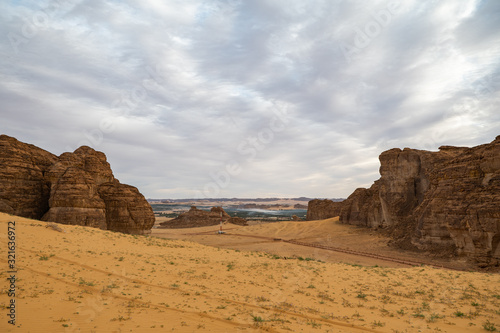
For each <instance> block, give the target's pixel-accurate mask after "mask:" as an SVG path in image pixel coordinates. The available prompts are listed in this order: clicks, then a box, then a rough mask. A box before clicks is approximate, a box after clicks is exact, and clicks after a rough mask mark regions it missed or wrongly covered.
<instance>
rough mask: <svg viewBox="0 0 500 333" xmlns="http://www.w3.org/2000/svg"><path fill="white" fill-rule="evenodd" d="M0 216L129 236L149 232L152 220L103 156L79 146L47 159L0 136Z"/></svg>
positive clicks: (31, 147) (145, 206)
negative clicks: (83, 227) (96, 229)
mask: <svg viewBox="0 0 500 333" xmlns="http://www.w3.org/2000/svg"><path fill="white" fill-rule="evenodd" d="M0 211H1V212H5V213H8V214H13V215H18V216H22V217H28V218H33V219H38V220H44V221H51V222H58V223H63V224H74V225H83V226H91V227H96V228H100V229H105V230H112V231H120V232H124V233H130V234H144V233H149V232H150V230H151V228H152V226H153V224H154V221H155V217H154V214H153V210H152V208H151V206H150V205H149V203H148V202H147V201H146V199H145V198H144V196H143V195H142V194H141V193H140V192H139V191H138V190H137V188H135V187H133V186H130V185H125V184H121V183H120V182H119V181H118V179H116V178H115V177H114V176H113V172H112V170H111V167H110V165H109V163H108V162H107V159H106V155H105V154H104V153H102V152H98V151H95V150H94V149H92V148H90V147H86V146H82V147H80V148H78V149H77V150H75V151H74V152H73V153H63V154H62V155H61V156H59V157H58V156H56V155H54V154H51V153H49V152H47V151H45V150H43V149H41V148H38V147H36V146H34V145H30V144H26V143H23V142H20V141H18V140H17V139H15V138H12V137H9V136H7V135H0Z"/></svg>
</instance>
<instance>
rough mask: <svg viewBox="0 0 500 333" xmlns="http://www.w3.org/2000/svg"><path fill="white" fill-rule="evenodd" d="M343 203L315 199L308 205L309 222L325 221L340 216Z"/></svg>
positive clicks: (307, 218)
mask: <svg viewBox="0 0 500 333" xmlns="http://www.w3.org/2000/svg"><path fill="white" fill-rule="evenodd" d="M341 205H342V203H341V202H335V201H332V200H328V199H324V200H320V199H314V200H311V201H309V204H308V205H307V217H306V220H307V221H314V220H324V219H329V218H331V217H335V216H339V215H340V208H341Z"/></svg>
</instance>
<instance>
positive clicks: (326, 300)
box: [0, 214, 500, 333]
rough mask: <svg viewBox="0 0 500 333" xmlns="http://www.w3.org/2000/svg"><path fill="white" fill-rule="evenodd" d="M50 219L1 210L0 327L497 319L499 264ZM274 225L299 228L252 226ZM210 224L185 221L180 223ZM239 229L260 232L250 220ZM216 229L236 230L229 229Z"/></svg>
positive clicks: (415, 323) (452, 324)
mask: <svg viewBox="0 0 500 333" xmlns="http://www.w3.org/2000/svg"><path fill="white" fill-rule="evenodd" d="M9 221H16V269H17V272H16V273H15V275H16V278H17V281H16V297H15V301H16V324H15V326H12V325H10V324H8V320H9V318H8V317H7V314H8V309H6V306H7V305H8V304H9V302H10V299H11V297H9V296H8V294H7V291H8V289H9V286H8V280H7V278H8V277H9V275H10V274H9V273H7V271H8V266H7V242H8V239H7V230H8V222H9ZM290 223H291V222H290ZM299 223H309V224H310V225H311V226H312V227H311V228H310V230H312V231H311V234H303V236H302V237H303V238H307V239H308V240H309V241H314V238H317V234H316V232H318V231H320V227H321V224H322V223H325V222H324V221H312V222H299ZM47 225H48V223H45V222H40V221H35V220H29V219H25V218H20V217H15V216H9V215H7V214H0V248H1V249H2V251H3V253H4V255H2V257H1V259H0V264H1V265H2V271H1V272H2V274H1V276H0V277H1V280H2V285H1V288H2V293H1V296H0V304H1V305H2V311H1V314H0V331H2V332H17V331H19V332H149V331H151V332H153V331H158V332H163V331H169V332H170V331H174V332H239V331H241V332H259V331H267V332H450V333H451V332H485V329H490V330H493V328H496V329H497V330H499V329H500V275H498V274H492V273H478V272H459V271H453V270H446V269H436V268H430V267H426V266H424V267H413V268H410V267H406V268H405V267H381V266H380V265H379V266H364V265H362V264H356V263H355V262H349V260H348V258H344V260H345V262H344V263H341V262H323V260H322V261H318V260H317V259H320V258H313V255H317V253H312V254H308V253H304V254H303V255H302V256H297V255H296V254H293V253H291V252H290V253H285V252H283V253H282V255H280V253H278V252H277V254H273V253H271V251H270V250H269V251H268V249H266V248H265V245H266V244H268V243H269V242H262V243H261V245H259V247H261V248H262V249H266V252H260V251H255V250H253V248H252V247H251V246H250V245H248V246H249V249H247V250H245V249H238V250H233V249H226V248H222V247H213V246H206V245H202V244H198V243H195V242H192V241H188V240H179V239H165V238H157V237H150V236H149V237H146V236H132V235H126V234H121V233H116V232H110V231H103V230H98V229H93V228H88V227H81V226H70V225H58V226H59V228H60V229H61V231H58V230H55V229H53V228H51V227H47ZM295 225H298V224H297V223H296V224H295ZM269 226H270V227H271V228H283V229H282V230H277V229H276V230H275V231H276V232H275V233H274V234H273V231H269V230H267V231H263V232H266V233H267V234H268V235H270V236H271V237H274V236H275V235H278V234H279V235H280V236H281V237H282V238H285V237H290V238H295V239H297V238H300V237H298V235H297V234H296V233H295V231H296V230H295V231H294V230H292V229H293V228H292V227H291V224H290V225H288V226H287V225H286V224H272V225H261V226H252V227H247V228H256V230H257V229H258V228H265V227H268V228H269ZM285 227H286V228H285ZM323 227H324V226H323ZM297 228H298V227H297ZM314 228H318V229H317V231H314V230H315V229H314ZM228 229H229V227H228ZM156 231H157V230H154V233H156ZM212 231H213V230H192V229H191V230H186V229H184V230H183V231H182V233H184V234H186V233H201V232H209V233H212ZM230 231H231V230H228V233H229V232H230ZM237 231H238V233H239V234H242V235H243V233H244V232H245V230H244V229H241V230H237ZM162 232H171V235H170V236H171V238H176V237H180V234H181V231H166V230H162ZM246 232H249V233H251V234H252V235H253V234H255V230H252V229H247V230H246ZM175 233H177V236H176V235H175ZM326 234H328V233H325V235H326ZM162 236H163V237H169V234H163V235H162ZM226 236H228V237H226ZM183 237H186V236H183ZM188 237H191V236H188ZM193 237H194V236H193ZM199 237H207V239H209V238H210V237H212V236H211V235H210V234H207V235H200V236H199ZM214 237H226V240H227V241H229V240H230V239H231V236H230V235H222V236H214ZM240 237H241V239H245V241H240V242H239V244H240V245H241V244H243V243H244V242H246V240H247V239H250V238H251V237H243V236H240ZM219 239H222V238H219ZM353 239H354V238H353ZM209 241H210V240H209ZM258 241H259V240H258V239H257V238H255V239H254V242H258ZM235 242H236V243H237V241H235ZM280 244H281V242H280ZM276 245H277V244H273V246H276ZM281 245H287V244H281ZM238 246H239V245H238ZM252 246H255V245H252ZM267 246H271V245H269V244H268V245H267ZM271 250H272V249H271ZM292 250H293V251H297V249H292ZM277 251H280V250H279V249H278V250H277ZM283 251H288V250H286V249H285V250H283ZM313 251H316V250H314V249H313ZM267 252H269V253H267ZM285 254H288V255H285ZM294 256H295V257H294ZM283 257H287V259H284V258H283ZM330 257H332V255H330ZM313 259H315V260H313Z"/></svg>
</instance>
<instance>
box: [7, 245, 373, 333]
mask: <svg viewBox="0 0 500 333" xmlns="http://www.w3.org/2000/svg"><path fill="white" fill-rule="evenodd" d="M19 249H20V250H22V251H27V252H31V253H33V254H36V255H39V254H40V251H34V250H29V249H26V248H19ZM54 259H57V260H59V261H63V262H67V263H70V264H73V265H76V266H79V267H82V268H85V269H87V270H89V271H94V272H99V273H101V274H105V275H106V276H108V277H110V276H113V277H115V278H119V279H123V280H125V281H129V282H131V283H134V284H140V285H145V286H149V287H151V288H157V289H161V290H168V291H170V292H174V293H181V294H182V293H185V292H187V291H186V290H182V289H181V288H174V287H167V286H161V285H156V284H152V283H150V282H148V281H142V280H140V279H136V278H131V277H127V276H123V275H120V274H117V273H113V272H109V271H106V270H102V269H99V268H95V267H92V266H89V265H85V264H82V263H80V262H77V261H73V260H70V259H66V258H62V257H59V256H57V255H55V256H52V257H51V260H54ZM1 261H3V262H6V261H5V260H1ZM18 266H19V265H18ZM19 267H20V268H21V267H22V268H23V269H26V270H29V271H32V272H34V273H37V274H40V275H43V276H46V277H48V278H51V279H54V280H57V281H60V282H63V283H65V284H68V285H71V286H76V287H78V288H88V289H92V290H94V291H96V292H98V293H100V294H102V295H105V296H110V297H114V298H118V299H122V300H127V301H131V302H136V303H139V304H148V305H150V306H155V307H157V308H161V309H166V310H170V311H176V312H180V313H186V314H192V315H198V316H200V317H203V318H207V319H212V320H216V321H219V322H224V323H225V324H231V325H233V326H235V327H245V328H254V326H252V325H248V324H241V323H236V322H230V321H228V320H226V319H221V318H217V317H213V316H210V315H208V314H205V313H202V312H190V311H186V310H181V309H175V308H170V307H167V306H165V305H162V304H155V303H151V302H145V301H140V300H137V299H133V298H130V297H126V296H123V295H117V294H114V293H110V292H103V291H102V290H99V289H98V288H92V287H89V286H82V285H80V284H77V283H75V282H71V281H67V280H64V279H61V278H58V277H55V276H52V275H50V274H48V273H45V272H40V271H37V270H35V269H33V268H30V267H27V266H19ZM196 296H197V297H204V298H206V299H210V300H214V301H219V302H226V303H227V304H234V305H240V306H243V307H246V308H250V309H255V310H266V311H271V312H275V313H278V314H283V315H287V316H292V317H300V318H302V319H306V320H311V321H320V322H323V323H327V324H330V325H333V326H337V327H342V328H349V329H352V330H357V331H363V332H378V331H376V330H373V329H370V328H367V327H362V326H356V325H354V324H349V323H343V322H339V321H335V320H330V319H325V318H322V317H315V316H308V315H305V314H302V313H299V312H292V311H287V310H282V309H278V308H272V307H267V306H259V305H254V304H250V303H245V302H240V301H236V300H232V299H227V298H223V297H216V296H211V295H208V294H205V293H198V294H197V295H196ZM266 329H269V331H270V332H272V331H273V330H272V329H271V328H270V327H266Z"/></svg>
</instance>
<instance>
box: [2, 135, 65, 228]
mask: <svg viewBox="0 0 500 333" xmlns="http://www.w3.org/2000/svg"><path fill="white" fill-rule="evenodd" d="M56 160H57V156H55V155H53V154H51V153H49V152H47V151H45V150H43V149H40V148H38V147H35V146H33V145H29V144H25V143H22V142H20V141H18V140H16V139H14V138H11V137H9V136H7V135H0V211H1V212H5V213H8V214H13V215H19V216H24V217H28V218H34V219H39V218H41V217H42V215H43V214H44V213H45V212H46V211H47V210H48V209H49V197H50V183H49V182H48V181H47V179H46V178H45V174H46V173H47V171H48V170H49V169H50V167H51V166H52V164H54V162H55V161H56Z"/></svg>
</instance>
